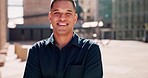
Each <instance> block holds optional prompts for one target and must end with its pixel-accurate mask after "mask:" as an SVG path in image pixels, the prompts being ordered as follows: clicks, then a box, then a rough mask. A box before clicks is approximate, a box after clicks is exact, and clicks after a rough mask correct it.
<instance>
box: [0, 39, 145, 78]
mask: <svg viewBox="0 0 148 78" xmlns="http://www.w3.org/2000/svg"><path fill="white" fill-rule="evenodd" d="M94 41H96V42H97V43H98V44H99V45H100V49H101V52H102V60H103V69H104V78H148V43H144V42H139V41H120V40H111V41H110V43H109V44H107V43H108V40H102V41H98V40H94ZM24 46H25V47H30V46H31V45H24ZM13 50H14V45H10V48H9V52H8V55H7V59H6V63H5V66H4V67H1V68H0V74H1V77H0V78H22V76H23V72H24V68H25V63H26V62H20V60H19V59H16V55H15V54H14V51H13Z"/></svg>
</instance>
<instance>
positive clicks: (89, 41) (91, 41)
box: [80, 38, 99, 49]
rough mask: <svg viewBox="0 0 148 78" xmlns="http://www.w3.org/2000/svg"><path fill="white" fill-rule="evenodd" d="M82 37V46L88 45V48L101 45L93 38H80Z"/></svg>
mask: <svg viewBox="0 0 148 78" xmlns="http://www.w3.org/2000/svg"><path fill="white" fill-rule="evenodd" d="M80 39H81V44H82V47H88V49H89V48H93V47H99V45H98V44H97V43H96V42H94V41H93V40H90V39H85V38H80Z"/></svg>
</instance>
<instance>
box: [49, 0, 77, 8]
mask: <svg viewBox="0 0 148 78" xmlns="http://www.w3.org/2000/svg"><path fill="white" fill-rule="evenodd" d="M51 1H52V0H51ZM56 1H70V2H71V3H72V5H73V7H74V9H75V11H76V4H75V1H73V0H53V1H52V2H51V4H50V10H51V9H52V8H53V5H54V3H55V2H56ZM64 5H65V4H64Z"/></svg>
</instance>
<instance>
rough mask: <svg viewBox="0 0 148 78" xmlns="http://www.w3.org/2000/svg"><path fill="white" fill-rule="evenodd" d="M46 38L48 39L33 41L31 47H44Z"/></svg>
mask: <svg viewBox="0 0 148 78" xmlns="http://www.w3.org/2000/svg"><path fill="white" fill-rule="evenodd" d="M47 40H48V39H43V40H40V41H37V42H36V43H34V44H33V45H32V47H31V49H34V48H42V47H45V46H46V43H47Z"/></svg>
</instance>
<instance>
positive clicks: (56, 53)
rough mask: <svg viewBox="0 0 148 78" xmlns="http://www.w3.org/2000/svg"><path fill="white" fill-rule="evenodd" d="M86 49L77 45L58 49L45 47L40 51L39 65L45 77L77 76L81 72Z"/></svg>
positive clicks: (69, 77) (63, 77)
mask: <svg viewBox="0 0 148 78" xmlns="http://www.w3.org/2000/svg"><path fill="white" fill-rule="evenodd" d="M86 57H87V52H86V50H85V51H84V50H83V49H82V48H77V47H69V48H63V49H61V50H60V49H58V48H57V47H52V48H46V49H42V50H41V51H40V65H41V70H42V74H43V76H44V77H45V78H46V77H47V78H72V77H71V76H73V77H75V76H74V74H76V73H77V74H76V77H75V78H79V76H81V73H83V72H82V71H83V68H84V63H85V58H86ZM77 75H78V76H77Z"/></svg>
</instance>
